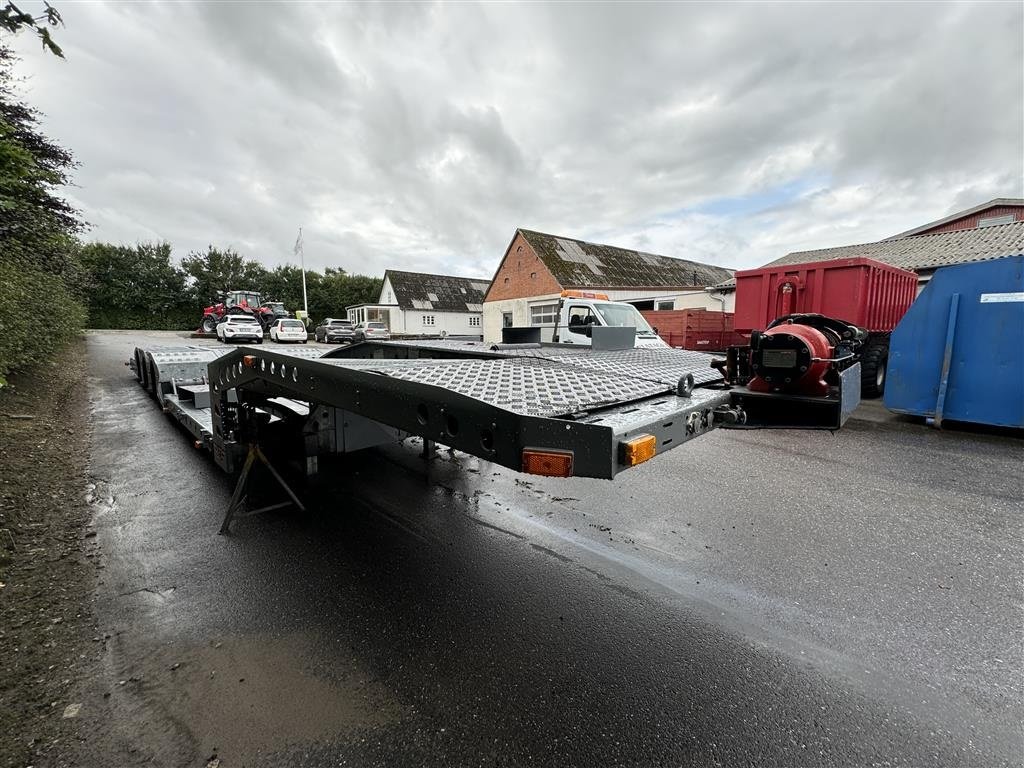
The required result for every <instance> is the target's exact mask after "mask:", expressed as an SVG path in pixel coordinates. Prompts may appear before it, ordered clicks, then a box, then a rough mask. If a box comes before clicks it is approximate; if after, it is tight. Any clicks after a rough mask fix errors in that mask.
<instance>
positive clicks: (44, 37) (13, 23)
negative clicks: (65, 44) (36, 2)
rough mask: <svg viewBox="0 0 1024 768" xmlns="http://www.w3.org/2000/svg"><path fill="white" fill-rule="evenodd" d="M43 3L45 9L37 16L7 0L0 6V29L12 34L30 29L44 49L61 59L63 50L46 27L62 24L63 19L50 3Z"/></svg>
mask: <svg viewBox="0 0 1024 768" xmlns="http://www.w3.org/2000/svg"><path fill="white" fill-rule="evenodd" d="M43 5H44V6H45V8H46V10H45V11H43V13H41V14H39V15H38V16H33V15H32V14H31V13H27V12H25V11H23V10H21V9H20V8H19V7H18V6H16V5H15V4H14V3H11V2H8V3H7V4H6V5H4V6H3V7H2V8H0V29H2V30H4V31H5V32H9V33H11V34H12V35H15V34H17V33H18V32H21V31H22V30H24V29H31V30H33V31H34V32H35V33H36V35H38V36H39V39H40V40H41V41H42V43H43V49H44V50H48V51H49V52H50V53H52V54H53V55H54V56H60V58H62V59H63V58H64V51H62V50H61V49H60V46H59V45H57V43H55V42H54V41H53V38H52V37H50V30H49V29H47V27H58V26H64V20H63V19H62V18H61V17H60V14H59V13H58V12H57V9H56V8H54V7H53V6H52V5H50V4H49V3H47V2H43Z"/></svg>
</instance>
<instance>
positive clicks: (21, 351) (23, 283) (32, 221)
mask: <svg viewBox="0 0 1024 768" xmlns="http://www.w3.org/2000/svg"><path fill="white" fill-rule="evenodd" d="M2 28H3V29H8V28H9V24H8V25H7V26H4V27H2ZM14 61H15V58H14V56H13V55H12V54H11V52H10V51H9V50H8V49H6V48H4V47H3V46H0V327H2V328H3V329H4V333H3V334H0V385H2V384H3V378H2V377H3V376H4V374H6V372H7V371H9V370H14V369H18V368H21V367H23V366H25V365H27V364H30V363H32V362H35V361H38V360H40V359H42V358H43V357H44V356H45V355H47V354H50V353H52V351H53V348H54V346H55V345H58V344H60V343H62V342H64V341H66V340H68V339H70V338H71V337H72V336H73V335H74V334H75V333H77V332H78V331H79V330H80V329H81V326H82V323H83V321H84V319H85V313H84V309H83V307H82V304H81V302H80V301H79V286H80V285H81V284H82V271H81V267H80V266H79V264H78V261H77V259H76V257H75V250H76V240H75V236H76V235H77V234H78V233H79V232H80V231H81V230H82V228H83V226H84V224H83V222H82V221H81V219H80V218H79V215H78V212H77V211H76V210H75V209H74V208H73V207H72V206H70V205H69V204H68V203H67V202H66V201H65V200H64V199H63V198H62V197H61V196H60V194H59V193H60V190H61V188H62V187H63V186H65V185H66V184H67V183H68V181H69V174H70V172H71V170H72V169H73V168H74V167H75V162H74V159H73V158H72V156H71V153H69V152H68V151H67V150H65V149H63V148H62V147H60V146H59V145H57V144H56V143H54V142H52V141H51V140H49V139H48V138H46V137H45V136H43V135H42V134H41V133H40V132H39V129H38V113H37V112H36V111H35V110H33V109H32V108H31V107H28V106H27V105H25V104H24V103H22V102H21V101H19V100H18V98H17V97H16V96H15V94H14V92H13V90H12V87H11V81H12V75H11V68H12V66H13V63H14ZM41 315H45V316H46V323H47V328H46V334H45V336H44V335H43V334H40V333H39V331H38V324H39V318H40V316H41Z"/></svg>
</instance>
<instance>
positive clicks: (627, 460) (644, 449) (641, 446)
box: [621, 435, 658, 467]
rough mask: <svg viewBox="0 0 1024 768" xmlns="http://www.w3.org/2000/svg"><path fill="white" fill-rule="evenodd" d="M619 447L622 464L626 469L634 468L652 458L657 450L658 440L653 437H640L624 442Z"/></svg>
mask: <svg viewBox="0 0 1024 768" xmlns="http://www.w3.org/2000/svg"><path fill="white" fill-rule="evenodd" d="M621 445H622V463H623V464H625V465H626V466H627V467H635V466H636V465H637V464H643V463H644V462H645V461H647V460H648V459H652V458H654V454H655V452H656V451H657V450H658V439H657V438H656V437H655V436H654V435H640V437H634V438H633V439H632V440H626V441H625V442H623V443H621Z"/></svg>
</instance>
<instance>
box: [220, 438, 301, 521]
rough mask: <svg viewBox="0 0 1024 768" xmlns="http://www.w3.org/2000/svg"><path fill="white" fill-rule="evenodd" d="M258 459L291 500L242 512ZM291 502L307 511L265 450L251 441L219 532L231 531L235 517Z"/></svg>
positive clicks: (277, 507)
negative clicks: (249, 481)
mask: <svg viewBox="0 0 1024 768" xmlns="http://www.w3.org/2000/svg"><path fill="white" fill-rule="evenodd" d="M257 459H259V460H260V462H261V463H262V464H263V466H265V467H266V468H267V469H269V470H270V474H271V475H273V476H274V479H275V480H277V482H278V484H279V485H280V486H281V487H282V488H284V489H285V491H286V492H287V493H288V495H289V496H290V497H291V501H290V502H288V501H282V502H281V503H280V504H271V505H269V506H266V507H260V508H259V509H250V510H246V511H245V512H240V511H239V510H241V509H242V507H244V506H245V502H246V500H247V498H248V497H247V496H246V495H245V486H246V482H247V481H248V480H249V472H250V471H252V465H253V463H254V462H255V461H256V460H257ZM289 504H294V505H295V506H296V507H298V508H299V509H300V510H302V511H303V512H305V511H306V508H305V507H304V506H303V504H302V502H301V501H299V497H298V496H296V495H295V493H294V492H293V491H292V489H291V488H289V487H288V483H286V482H285V481H284V478H283V477H281V475H279V474H278V473H277V470H276V469H274V467H273V466H272V465H271V464H270V462H269V461H268V460H267V457H266V456H265V455H264V453H263V451H261V450H260V447H259V446H258V445H257V444H256V443H250V444H249V454H248V455H247V456H246V457H245V464H243V465H242V473H241V474H240V475H239V476H238V483H237V484H236V485H235V492H234V493H233V494H232V495H231V503H230V504H229V505H228V511H227V513H226V514H225V515H224V522H223V523H221V526H220V530H219V531H217V533H218V534H219V535H221V536H223V535H225V534H228V533H230V531H231V521H232V520H233V519H234V518H235V517H251V516H252V515H258V514H260V513H261V512H269V511H270V510H272V509H280V508H281V507H287V506H288V505H289Z"/></svg>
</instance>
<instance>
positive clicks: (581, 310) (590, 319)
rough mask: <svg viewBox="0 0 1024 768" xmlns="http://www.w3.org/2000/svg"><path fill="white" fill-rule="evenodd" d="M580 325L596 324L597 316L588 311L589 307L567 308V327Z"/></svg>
mask: <svg viewBox="0 0 1024 768" xmlns="http://www.w3.org/2000/svg"><path fill="white" fill-rule="evenodd" d="M581 325H597V318H596V317H594V313H593V312H591V311H590V307H573V308H572V309H570V310H569V327H570V328H574V327H577V326H581Z"/></svg>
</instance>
